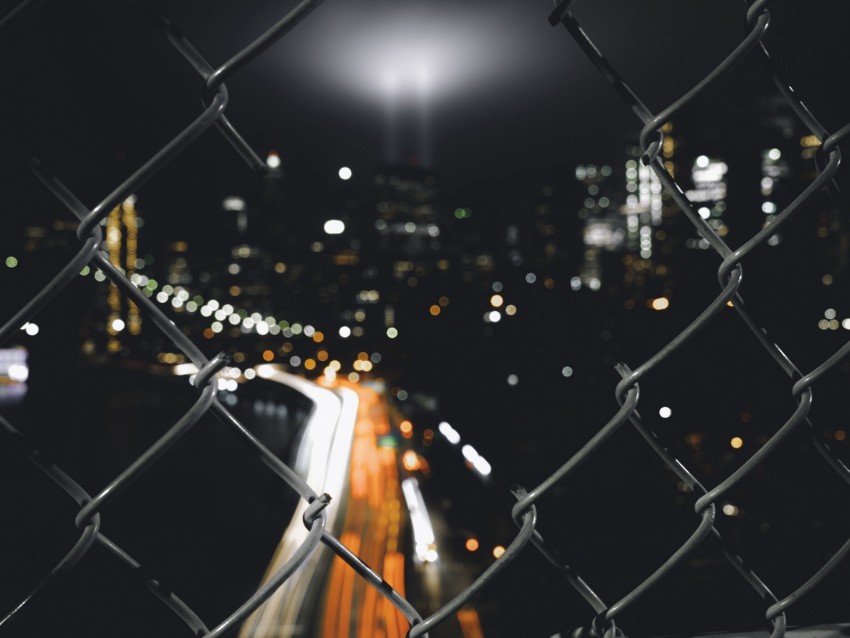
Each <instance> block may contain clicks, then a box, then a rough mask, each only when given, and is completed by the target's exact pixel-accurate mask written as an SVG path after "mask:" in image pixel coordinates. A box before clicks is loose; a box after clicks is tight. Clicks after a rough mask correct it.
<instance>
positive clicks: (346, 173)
mask: <svg viewBox="0 0 850 638" xmlns="http://www.w3.org/2000/svg"><path fill="white" fill-rule="evenodd" d="M337 175H339V178H340V179H341V180H343V181H347V180H349V179H351V169H350V168H348V166H343V167H342V168H340V169H339V172H338V173H337Z"/></svg>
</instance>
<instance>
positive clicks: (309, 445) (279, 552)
mask: <svg viewBox="0 0 850 638" xmlns="http://www.w3.org/2000/svg"><path fill="white" fill-rule="evenodd" d="M256 372H257V375H258V376H259V377H260V378H261V379H266V380H269V381H272V382H275V383H280V384H283V385H286V386H289V387H291V388H293V389H294V390H297V391H298V392H300V393H301V394H303V395H304V396H306V397H307V398H309V399H310V400H311V401H312V402H313V409H312V411H311V413H310V416H309V417H308V420H307V424H306V426H305V427H304V431H303V433H302V435H301V442H300V444H299V446H298V451H297V453H296V458H295V462H294V464H293V465H294V466H293V469H294V470H295V471H296V472H298V473H299V474H300V475H301V476H302V477H303V478H304V479H305V480H306V481H307V483H308V484H309V485H311V486H312V487H313V489H314V490H316V492H318V493H322V492H326V493H328V494H330V495H331V496H332V499H333V500H331V503H330V505H329V506H328V507H327V508H326V509H325V513H326V515H327V529H328V530H329V531H333V532H334V533H337V532H338V529H337V528H339V527H340V520H341V514H340V511H341V509H342V507H343V505H344V501H345V492H346V487H347V470H348V460H349V455H350V451H351V444H352V437H353V432H354V426H355V417H356V414H357V408H358V397H357V394H356V393H355V392H352V391H351V390H349V389H347V388H338V389H335V390H328V389H325V388H321V387H319V386H318V385H316V384H314V383H311V382H309V381H306V380H305V379H302V378H301V377H297V376H295V375H291V374H287V373H284V372H282V371H281V370H279V369H278V368H276V367H275V366H272V365H263V366H258V367H257V369H256ZM306 506H307V503H306V502H305V501H303V500H301V501H300V502H299V505H298V507H297V508H296V510H295V513H294V514H293V516H292V519H291V520H290V523H289V525H288V526H287V528H286V530H285V531H284V533H283V536H282V538H281V541H280V543H279V545H278V547H277V549H276V550H275V553H274V556H273V557H272V560H271V562H270V563H269V566H268V568H267V570H266V573H265V575H264V576H263V580H262V582H263V583H265V582H266V581H267V580H268V579H269V578H270V577H271V576H272V575H273V574H274V573H275V572H276V571H277V570H278V569H279V568H280V566H281V565H283V564H284V563H285V562H286V561H287V560H288V559H289V557H290V556H291V555H292V554H293V552H294V551H295V550H296V549H297V548H298V547H299V546H300V545H301V544H302V543H303V542H304V539H305V538H306V535H307V529H306V528H305V527H304V524H303V522H302V515H303V513H304V510H305V508H306ZM322 560H323V554H322V553H321V552H318V551H316V552H313V553H312V554H311V555H310V556H309V557H308V558H307V560H306V561H305V564H304V565H303V566H302V567H301V568H300V569H299V570H298V571H297V572H296V573H295V574H293V575H292V576H291V577H290V578H289V580H287V581H286V582H285V583H284V584H283V585H282V586H281V587H280V588H279V589H278V590H277V591H276V592H275V593H274V594H273V595H272V596H271V597H270V598H269V600H268V601H266V603H265V604H264V605H263V606H262V607H260V608H259V609H258V610H257V611H256V612H254V614H252V615H251V616H250V617H249V618H248V619H247V620H246V621H245V623H243V625H242V628H241V630H240V633H239V638H265V637H271V636H275V637H278V636H287V635H292V634H293V633H295V631H296V629H297V627H298V623H299V620H300V618H301V614H302V613H303V611H304V609H305V601H306V599H307V597H308V593H309V592H310V588H311V585H312V582H311V581H312V579H313V577H314V576H313V575H314V574H316V573H319V572H320V571H321V570H320V567H319V566H320V562H321V561H322Z"/></svg>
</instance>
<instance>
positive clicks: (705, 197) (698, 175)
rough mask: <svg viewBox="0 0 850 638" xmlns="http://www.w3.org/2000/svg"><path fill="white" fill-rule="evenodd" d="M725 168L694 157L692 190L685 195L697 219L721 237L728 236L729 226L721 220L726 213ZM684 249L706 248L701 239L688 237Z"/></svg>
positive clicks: (720, 163)
mask: <svg viewBox="0 0 850 638" xmlns="http://www.w3.org/2000/svg"><path fill="white" fill-rule="evenodd" d="M728 172H729V166H728V165H727V164H726V162H724V161H723V160H721V159H718V158H712V157H708V156H707V155H700V156H698V157H697V158H696V159H695V160H694V163H693V166H692V167H691V181H692V182H693V188H691V189H689V190H688V191H686V193H685V194H686V195H687V196H688V199H690V200H691V202H693V204H694V206H695V208H696V209H697V212H698V213H699V215H700V217H702V218H703V219H704V220H706V221H707V222H708V225H709V226H711V227H712V228H713V229H714V231H715V232H716V233H717V234H718V235H720V236H721V237H725V236H726V235H727V233H728V232H729V226H728V225H727V224H726V222H725V221H724V219H723V214H724V213H725V212H726V197H727V184H726V179H727V178H726V174H727V173H728ZM685 245H686V246H687V247H688V248H696V249H703V250H704V249H707V248H708V247H709V246H710V244H709V243H708V240H707V239H705V238H704V237H692V238H689V239H687V240H686V241H685Z"/></svg>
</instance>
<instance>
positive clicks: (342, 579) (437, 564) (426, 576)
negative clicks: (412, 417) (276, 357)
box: [239, 365, 489, 638]
mask: <svg viewBox="0 0 850 638" xmlns="http://www.w3.org/2000/svg"><path fill="white" fill-rule="evenodd" d="M256 371H257V376H258V377H259V378H260V379H262V380H264V382H272V383H280V384H284V385H287V386H289V387H290V388H293V389H295V390H296V391H298V392H300V393H301V394H303V395H304V396H306V397H307V398H309V399H310V401H311V402H312V404H313V408H312V410H311V412H310V413H309V416H308V418H307V421H306V425H305V426H304V429H303V432H302V434H301V436H300V440H299V441H298V443H297V447H296V450H295V454H294V465H293V469H295V470H296V471H297V472H298V473H299V474H300V475H301V476H302V477H304V478H305V480H306V481H307V482H308V483H309V484H310V485H311V486H312V487H313V489H314V490H316V491H317V492H319V493H321V492H326V493H328V494H329V495H330V496H331V497H332V500H331V503H330V505H329V506H328V507H327V509H326V512H327V517H328V519H327V529H328V531H330V532H331V533H333V534H334V535H335V536H336V537H337V538H339V540H340V541H341V542H342V544H343V545H345V546H346V547H347V548H348V549H350V550H351V551H352V552H354V553H355V554H356V555H357V556H359V557H360V559H361V560H362V561H363V562H364V563H366V564H367V565H368V566H369V567H370V568H371V569H372V570H374V571H375V572H376V573H377V574H379V575H380V576H381V577H382V578H383V579H384V580H385V581H386V582H388V583H389V584H390V585H392V587H393V588H394V589H395V590H396V591H397V592H399V593H400V594H401V595H402V596H405V569H406V567H407V568H408V569H409V568H411V567H412V568H413V570H412V574H409V575H408V582H409V583H415V584H416V588H415V589H416V590H417V591H414V592H410V594H411V595H412V596H413V598H414V599H416V601H418V602H417V603H416V604H417V606H420V611H422V612H423V613H428V612H432V611H435V610H436V609H437V608H439V606H440V605H442V604H445V602H447V600H448V599H449V598H450V597H451V596H453V595H455V594H456V593H457V592H458V591H459V590H460V589H461V588H463V587H464V586H466V585H468V584H469V583H470V582H471V581H472V579H473V578H474V574H473V573H472V571H470V567H471V566H470V564H469V563H468V562H467V560H466V557H461V556H457V555H454V556H452V555H451V552H449V553H448V554H441V553H440V545H441V540H440V539H446V538H447V537H448V530H447V529H446V526H445V522H444V521H443V520H442V517H441V516H439V515H437V516H436V517H435V518H434V521H433V525H432V520H431V516H430V514H429V511H428V508H427V506H426V503H425V501H424V498H423V496H422V493H421V491H420V488H419V481H418V479H417V478H416V476H414V474H415V469H417V468H418V462H417V464H416V465H415V466H411V467H408V465H409V464H408V463H404V462H402V463H400V461H401V459H400V457H399V451H398V450H397V447H396V446H397V445H398V444H399V442H400V441H402V440H404V439H405V438H409V437H404V436H397V435H398V431H399V428H394V427H393V425H392V424H391V417H390V409H389V405H388V403H387V399H386V396H385V394H384V393H383V392H382V391H381V390H380V389H376V388H373V387H370V386H369V385H367V384H364V383H350V382H348V381H347V380H339V379H333V380H330V379H324V380H322V382H321V383H320V384H317V383H313V382H310V381H306V380H305V379H303V378H301V377H298V376H295V375H291V374H288V373H285V372H283V371H281V370H280V369H279V368H277V367H276V366H272V365H263V366H258V367H257V368H256ZM401 425H402V431H403V428H404V425H405V422H402V424H401ZM406 425H407V426H410V423H409V422H406ZM406 454H407V455H410V454H413V452H411V451H410V450H408V451H407V452H406ZM413 456H414V457H417V455H415V454H413ZM417 458H419V459H420V460H421V461H422V463H425V461H424V459H421V458H420V457H417ZM482 461H483V459H482ZM470 465H471V462H470ZM400 466H403V467H404V468H406V469H405V470H404V471H405V476H400ZM479 471H480V469H479ZM487 471H488V472H489V469H488V470H487ZM305 506H306V503H304V502H303V501H302V502H301V503H300V504H299V506H298V508H297V509H296V511H295V512H294V514H293V516H292V518H291V520H290V523H289V525H288V526H287V527H286V529H285V530H284V532H283V535H282V538H281V541H280V543H279V544H278V547H277V549H276V550H275V552H274V555H273V557H272V559H271V561H270V563H269V566H268V568H267V569H266V574H265V576H264V577H263V580H262V582H263V583H265V582H266V580H268V579H269V578H270V577H271V576H272V575H273V574H274V573H275V572H276V571H277V570H278V569H279V568H280V566H281V565H283V564H284V563H285V562H286V561H287V560H288V558H289V557H290V556H291V555H292V553H293V552H294V551H295V549H296V548H297V547H298V546H299V545H300V544H301V543H302V542H303V540H304V538H305V537H306V529H305V528H304V525H303V523H302V520H301V517H302V514H303V512H304V508H305ZM408 525H409V526H410V534H409V535H407V537H406V536H405V530H406V527H407V526H408ZM435 530H436V533H435ZM406 538H409V539H410V540H412V547H409V548H405V547H403V543H405V542H406V541H405V539H406ZM406 554H409V557H408V556H406ZM473 569H474V568H473ZM411 578H413V580H411ZM408 629H409V624H408V622H407V620H406V618H405V617H404V616H403V615H402V614H401V613H400V612H398V611H397V610H396V608H395V607H394V606H393V605H392V604H391V603H390V602H389V601H388V600H386V599H385V598H384V597H383V596H382V595H381V594H380V593H379V592H378V590H377V589H375V588H374V587H372V586H370V585H368V584H367V583H366V581H364V580H363V579H362V578H361V577H360V576H358V575H357V574H356V573H355V571H354V570H353V569H352V568H351V567H350V566H349V565H348V564H347V563H345V562H344V561H343V560H342V559H341V558H339V557H338V556H336V555H335V554H334V553H333V552H332V551H331V550H329V549H327V548H326V547H324V546H322V547H320V548H319V549H318V550H316V551H315V552H313V554H312V555H311V556H310V557H309V559H308V560H307V561H306V563H305V564H304V566H303V567H302V568H300V569H299V570H298V571H297V572H295V574H293V576H292V577H290V579H289V580H288V581H287V582H286V583H284V585H283V586H282V587H280V588H279V589H278V590H277V592H275V594H274V595H273V596H272V597H271V598H270V599H269V600H268V601H267V602H266V603H265V604H264V605H263V606H262V607H261V608H260V609H259V610H257V611H256V612H255V613H254V614H253V615H252V616H250V617H249V618H248V619H247V620H246V621H245V623H244V624H243V626H242V628H241V630H240V633H239V638H295V637H301V638H307V637H310V638H313V637H317V638H403V637H404V636H405V635H406V634H407V631H408ZM433 635H434V636H435V637H436V636H440V637H447V638H448V637H450V638H483V635H484V634H483V632H482V630H481V625H480V622H479V619H478V615H477V612H476V611H475V609H474V608H471V607H466V608H464V609H462V610H461V611H460V612H459V613H458V614H457V616H456V621H453V622H448V623H446V624H444V625H443V626H441V627H440V628H439V629H438V630H437V631H435V632H434V634H433Z"/></svg>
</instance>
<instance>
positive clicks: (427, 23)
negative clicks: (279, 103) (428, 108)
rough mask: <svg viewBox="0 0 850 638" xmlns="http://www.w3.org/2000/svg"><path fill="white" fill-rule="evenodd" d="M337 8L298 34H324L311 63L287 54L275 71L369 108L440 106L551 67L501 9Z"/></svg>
mask: <svg viewBox="0 0 850 638" xmlns="http://www.w3.org/2000/svg"><path fill="white" fill-rule="evenodd" d="M338 9H339V10H338V11H334V12H332V13H331V12H328V14H327V15H323V14H322V13H320V12H316V13H315V15H313V16H311V17H310V20H309V25H306V24H305V30H304V31H303V32H300V31H299V33H304V34H307V33H309V32H310V31H309V30H312V33H314V34H315V33H321V42H322V46H321V47H317V48H315V49H313V50H311V54H310V56H309V59H304V58H303V56H297V55H296V56H293V55H281V56H279V57H278V58H277V60H276V62H275V63H274V66H272V67H271V69H270V73H274V74H275V77H278V76H279V73H280V72H281V67H283V69H282V70H283V72H290V71H295V72H296V73H298V74H304V75H307V76H309V77H310V78H311V79H312V80H313V81H317V82H321V83H322V84H325V85H327V86H333V87H337V88H338V89H339V91H340V92H341V93H344V94H347V97H348V98H351V97H353V98H360V99H362V100H364V101H369V102H380V101H382V100H386V99H387V98H394V99H399V100H404V99H409V100H411V101H413V100H416V99H421V98H423V97H424V98H425V99H427V100H428V101H430V102H432V103H433V102H443V101H445V100H453V99H456V98H458V97H459V96H462V95H473V94H480V92H481V91H482V90H487V89H492V88H498V87H500V86H502V84H501V82H503V81H504V78H505V77H506V74H507V75H510V74H511V73H513V74H518V73H525V74H526V75H527V74H528V71H529V69H535V68H537V67H538V65H541V64H543V63H545V61H546V58H545V55H546V54H545V53H544V52H543V51H537V50H536V49H534V48H533V47H528V45H527V39H526V37H527V36H526V34H525V32H524V31H523V30H521V29H520V30H518V29H517V28H516V27H517V25H516V22H515V21H514V20H513V19H511V18H509V17H507V16H505V15H504V14H503V13H501V12H500V11H484V12H480V11H470V10H469V9H468V8H466V7H464V6H463V4H462V3H439V4H433V3H427V4H421V3H410V2H397V3H391V4H389V5H387V6H381V7H380V9H378V8H377V7H376V6H375V5H374V4H372V5H370V4H369V3H354V4H352V5H348V6H340V7H338ZM298 37H299V36H295V40H294V42H298ZM304 37H307V36H304ZM302 44H303V43H302ZM284 48H285V45H284Z"/></svg>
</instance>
